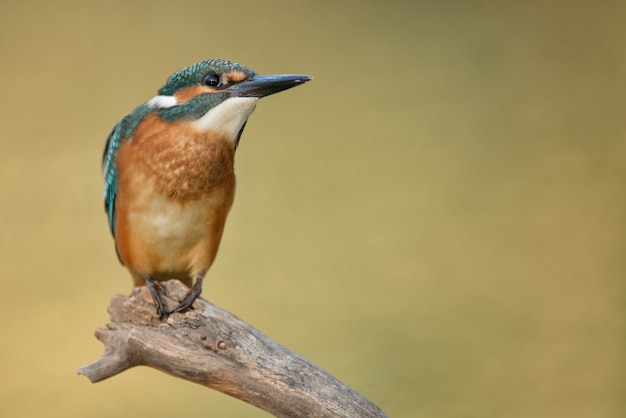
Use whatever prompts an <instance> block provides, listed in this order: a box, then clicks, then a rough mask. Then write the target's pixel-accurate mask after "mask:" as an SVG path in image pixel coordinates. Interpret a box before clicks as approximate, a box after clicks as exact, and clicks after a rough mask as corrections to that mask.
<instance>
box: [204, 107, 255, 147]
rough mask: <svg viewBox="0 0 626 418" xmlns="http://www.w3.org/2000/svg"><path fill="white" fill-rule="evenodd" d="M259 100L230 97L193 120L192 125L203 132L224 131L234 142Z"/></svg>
mask: <svg viewBox="0 0 626 418" xmlns="http://www.w3.org/2000/svg"><path fill="white" fill-rule="evenodd" d="M258 101H259V99H258V98H257V97H230V98H228V99H226V100H224V101H223V102H222V103H220V104H218V105H217V106H215V107H214V108H212V109H211V110H209V111H208V112H207V113H205V114H204V116H202V117H201V118H200V119H197V120H196V121H194V122H192V126H193V127H194V128H195V129H197V130H198V131H201V132H207V131H215V132H220V133H223V134H225V135H226V136H227V137H228V139H229V140H230V141H232V142H233V144H234V143H235V141H236V140H237V135H238V134H239V131H240V130H241V127H242V126H243V124H244V123H246V121H247V120H248V118H249V117H250V115H251V114H252V112H253V111H254V108H255V107H256V103H257V102H258Z"/></svg>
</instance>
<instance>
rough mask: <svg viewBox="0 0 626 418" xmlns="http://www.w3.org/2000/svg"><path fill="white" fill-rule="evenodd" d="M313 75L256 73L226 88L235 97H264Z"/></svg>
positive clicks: (305, 80)
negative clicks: (248, 78)
mask: <svg viewBox="0 0 626 418" xmlns="http://www.w3.org/2000/svg"><path fill="white" fill-rule="evenodd" d="M312 79H313V77H311V76H308V75H300V74H278V75H256V76H254V77H253V78H251V79H250V80H247V81H242V82H241V83H237V84H233V85H232V86H230V87H228V88H227V89H226V90H228V91H231V92H232V93H233V95H234V96H237V97H258V98H261V97H265V96H269V95H270V94H274V93H278V92H281V91H283V90H287V89H290V88H292V87H295V86H299V85H301V84H304V83H306V82H307V81H310V80H312Z"/></svg>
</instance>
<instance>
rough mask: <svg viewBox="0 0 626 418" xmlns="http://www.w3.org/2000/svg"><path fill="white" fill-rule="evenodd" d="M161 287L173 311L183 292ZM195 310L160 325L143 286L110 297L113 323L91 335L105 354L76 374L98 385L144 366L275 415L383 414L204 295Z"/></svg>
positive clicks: (177, 287) (179, 287)
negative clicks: (102, 381) (103, 347)
mask: <svg viewBox="0 0 626 418" xmlns="http://www.w3.org/2000/svg"><path fill="white" fill-rule="evenodd" d="M162 286H163V288H164V290H165V292H166V293H167V294H168V295H169V296H168V297H166V303H169V304H170V305H172V306H173V305H174V304H176V301H175V300H176V299H178V300H179V299H181V298H182V296H183V295H184V294H185V293H186V291H187V288H186V287H185V286H184V285H183V284H181V283H180V282H178V281H175V280H172V281H169V282H165V283H163V284H162ZM170 297H172V298H174V299H170ZM193 307H194V309H192V310H189V311H188V312H185V313H182V314H178V313H177V314H172V315H170V316H169V318H167V320H164V321H161V320H159V318H158V317H157V315H156V309H155V307H154V305H153V304H152V299H151V296H150V293H149V292H148V290H147V289H146V288H145V287H138V288H135V290H134V291H133V292H132V294H131V295H130V296H120V295H118V296H115V297H114V298H113V299H112V300H111V303H110V305H109V314H110V316H111V323H110V324H108V325H107V329H97V330H96V337H97V338H98V339H99V340H100V341H102V343H103V344H104V346H105V353H104V355H103V356H102V357H101V358H100V359H98V360H97V361H95V362H93V363H91V364H88V365H86V366H83V367H81V368H80V369H79V370H78V373H79V374H82V375H85V376H87V377H88V378H89V379H90V380H91V381H92V382H98V381H101V380H103V379H106V378H108V377H111V376H114V375H116V374H118V373H121V372H123V371H124V370H126V369H129V368H131V367H134V366H138V365H144V366H150V367H153V368H155V369H157V370H161V371H163V372H165V373H168V374H170V375H172V376H175V377H179V378H182V379H185V380H188V381H191V382H195V383H198V384H201V385H204V386H207V387H209V388H212V389H215V390H217V391H220V392H223V393H225V394H228V395H231V396H233V397H235V398H238V399H240V400H242V401H244V402H247V403H250V404H252V405H255V406H257V407H259V408H261V409H263V410H265V411H267V412H269V413H272V414H274V415H276V416H279V417H339V416H340V417H385V414H384V413H383V412H382V411H381V410H380V409H378V408H377V407H376V406H375V405H374V404H373V403H371V402H370V401H368V400H367V399H365V398H363V397H362V396H361V395H359V394H358V393H357V392H355V391H354V390H352V389H351V388H349V387H348V386H346V385H345V384H343V383H342V382H340V381H338V380H337V379H335V378H334V377H333V376H331V375H330V374H328V373H326V372H325V371H324V370H322V369H320V368H319V367H317V366H316V365H314V364H313V363H311V362H310V361H308V360H306V359H305V358H303V357H301V356H299V355H298V354H296V353H294V352H292V351H289V350H288V349H286V348H285V347H283V346H281V345H280V344H278V343H276V342H275V341H273V340H272V339H270V338H269V337H267V336H266V335H264V334H263V333H261V332H260V331H258V330H257V329H255V328H254V327H252V326H251V325H249V324H248V323H246V322H244V321H242V320H241V319H239V318H237V317H236V316H234V315H232V314H231V313H229V312H226V311H224V310H222V309H220V308H218V307H216V306H214V305H212V304H211V303H209V302H208V301H206V300H204V299H201V298H199V299H197V300H196V302H194V305H193Z"/></svg>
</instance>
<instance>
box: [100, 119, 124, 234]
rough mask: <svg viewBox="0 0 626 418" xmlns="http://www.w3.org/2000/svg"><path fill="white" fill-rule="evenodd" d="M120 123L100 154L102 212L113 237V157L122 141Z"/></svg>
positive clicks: (121, 122)
mask: <svg viewBox="0 0 626 418" xmlns="http://www.w3.org/2000/svg"><path fill="white" fill-rule="evenodd" d="M123 122H124V120H122V121H120V122H119V123H118V124H117V125H115V127H114V128H113V130H112V131H111V133H110V134H109V136H108V137H107V140H106V142H105V144H104V152H103V153H102V172H103V173H104V211H105V212H106V214H107V216H108V218H109V227H110V228H111V234H113V236H114V237H115V196H116V195H117V168H116V166H115V156H116V155H117V149H118V147H119V146H120V142H121V141H122V124H123Z"/></svg>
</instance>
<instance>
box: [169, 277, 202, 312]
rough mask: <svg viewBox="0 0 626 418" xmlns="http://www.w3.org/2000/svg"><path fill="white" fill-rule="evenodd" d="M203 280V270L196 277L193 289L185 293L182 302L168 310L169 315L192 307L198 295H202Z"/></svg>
mask: <svg viewBox="0 0 626 418" xmlns="http://www.w3.org/2000/svg"><path fill="white" fill-rule="evenodd" d="M202 280H204V272H203V271H201V272H200V274H198V278H196V282H195V283H194V284H193V286H192V287H191V289H189V291H188V292H187V293H186V294H185V297H183V300H181V301H180V303H179V304H178V305H177V306H175V307H174V308H173V309H170V310H169V311H168V312H167V315H169V314H173V313H174V312H183V311H184V310H186V309H188V308H189V307H191V305H192V304H193V302H194V301H195V300H196V299H197V298H198V296H200V293H202Z"/></svg>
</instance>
